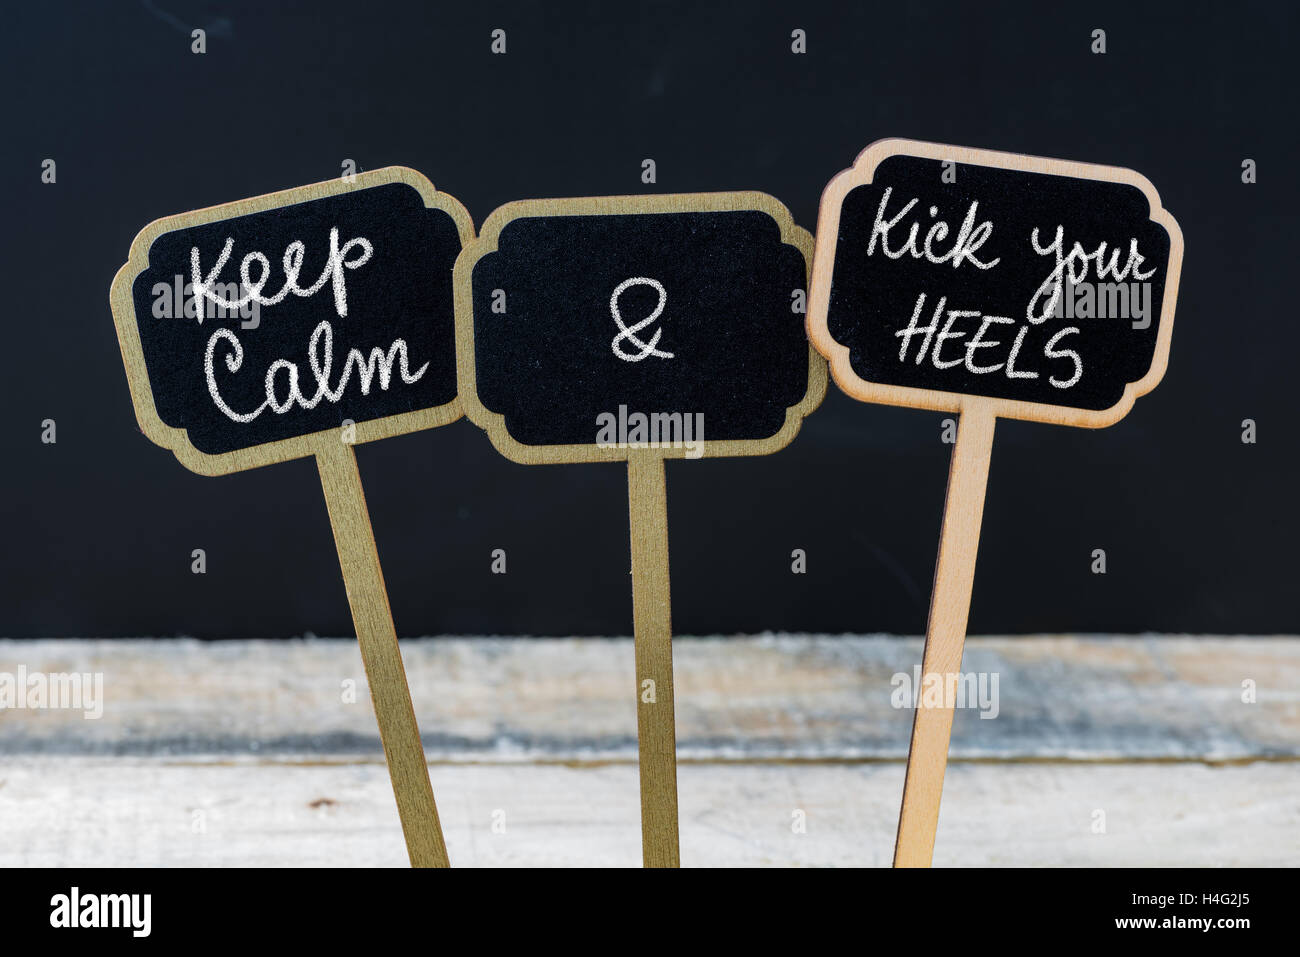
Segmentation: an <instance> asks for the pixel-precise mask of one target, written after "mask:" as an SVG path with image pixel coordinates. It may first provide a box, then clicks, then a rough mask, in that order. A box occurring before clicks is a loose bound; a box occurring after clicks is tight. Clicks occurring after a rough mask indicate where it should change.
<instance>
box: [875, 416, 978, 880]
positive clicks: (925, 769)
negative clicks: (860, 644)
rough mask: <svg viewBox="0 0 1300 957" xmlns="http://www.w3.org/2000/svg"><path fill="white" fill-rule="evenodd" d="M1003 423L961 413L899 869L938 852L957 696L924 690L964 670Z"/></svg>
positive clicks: (924, 862)
mask: <svg viewBox="0 0 1300 957" xmlns="http://www.w3.org/2000/svg"><path fill="white" fill-rule="evenodd" d="M996 421H997V417H996V416H995V415H994V413H993V411H992V409H990V408H989V407H987V406H983V405H980V404H974V403H972V404H971V405H968V406H967V407H966V409H965V411H963V412H962V415H961V421H960V423H959V424H958V427H957V446H956V448H954V449H953V453H952V462H951V465H950V466H949V471H948V497H947V502H946V504H945V505H944V511H943V530H942V532H941V533H940V537H939V560H938V562H937V563H936V565H935V570H934V591H933V593H932V594H931V596H930V621H929V624H928V626H927V627H926V635H925V654H924V656H923V658H922V664H921V672H922V686H921V687H920V688H917V689H915V694H916V717H915V718H914V719H913V722H912V746H911V749H910V751H909V752H908V756H907V779H906V781H905V782H904V784H903V806H902V809H901V810H900V811H899V815H898V839H897V842H896V843H895V845H894V866H895V867H929V866H930V861H931V859H932V858H933V856H934V835H935V831H936V830H937V829H938V827H939V801H940V799H941V798H942V797H943V772H944V769H945V768H946V767H947V764H948V741H949V738H950V737H951V736H952V709H953V701H952V697H951V696H950V695H949V694H947V693H946V690H945V693H944V695H943V701H942V704H941V705H940V706H938V707H931V708H927V707H924V706H923V701H924V698H923V696H922V689H923V688H924V687H925V684H926V682H927V681H930V682H934V681H942V682H943V685H942V687H943V688H944V689H948V688H949V687H952V685H950V681H954V680H960V678H952V677H950V676H956V675H959V673H960V671H961V653H962V645H963V644H964V643H965V641H966V617H967V615H968V614H969V613H970V595H971V584H972V582H973V581H974V579H975V555H976V552H977V551H978V550H979V540H980V524H981V522H982V520H983V517H984V489H985V487H986V486H987V484H988V477H989V453H990V452H991V451H992V450H993V426H994V423H995V422H996Z"/></svg>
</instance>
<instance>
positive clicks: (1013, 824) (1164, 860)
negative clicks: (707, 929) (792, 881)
mask: <svg viewBox="0 0 1300 957" xmlns="http://www.w3.org/2000/svg"><path fill="white" fill-rule="evenodd" d="M432 771H433V783H434V786H435V788H436V789H437V793H438V795H439V798H440V801H439V811H440V812H441V816H442V823H443V827H444V830H445V834H446V838H447V847H448V851H449V853H450V855H451V859H452V860H453V861H454V862H455V863H456V865H457V866H584V865H585V866H626V867H635V866H638V865H639V864H640V862H641V846H640V829H639V827H638V818H639V810H640V800H639V789H638V786H637V767H636V764H635V763H634V762H630V763H626V764H619V765H610V766H603V767H578V768H571V767H563V766H557V765H540V766H528V765H512V764H494V765H434V766H433V768H432ZM678 773H679V777H680V802H681V860H682V864H683V865H684V866H687V867H690V866H704V865H726V866H791V865H793V866H850V865H858V866H875V867H884V866H888V864H889V860H890V854H891V852H892V850H893V841H894V825H895V821H896V815H897V811H898V796H899V793H900V792H901V790H902V786H903V766H902V764H901V763H897V762H895V763H889V764H867V765H840V764H811V765H809V764H804V765H798V764H758V765H733V764H721V765H719V764H704V765H701V764H683V765H681V766H680V767H679V771H678ZM1298 776H1300V772H1298V769H1297V767H1296V766H1295V765H1294V764H1278V763H1268V762H1262V763H1257V764H1252V765H1249V766H1246V767H1221V768H1215V767H1207V766H1205V765H1203V764H1131V765H1111V764H1102V765H1079V764H1056V765H1041V764H1004V765H989V764H961V763H954V764H952V765H951V766H950V767H949V769H948V779H947V784H946V787H945V789H944V805H943V811H942V814H941V816H940V820H939V839H938V842H937V844H936V847H935V857H934V863H935V864H936V865H939V866H945V865H947V866H967V865H981V864H990V865H997V866H1045V865H1069V866H1087V865H1096V866H1124V867H1127V866H1139V865H1144V866H1202V865H1207V866H1237V865H1260V866H1294V865H1295V863H1296V862H1297V861H1298V860H1300V802H1297V801H1296V797H1295V795H1296V790H1297V784H1298V783H1300V782H1298V781H1297V777H1298ZM392 802H393V798H392V793H391V790H390V788H389V782H388V775H387V772H386V771H385V769H384V765H383V763H382V760H380V759H379V758H378V757H377V758H376V759H375V760H373V761H371V762H369V763H363V764H343V765H326V764H312V763H301V764H286V763H262V762H259V761H258V760H256V759H251V758H226V759H223V760H220V761H192V762H186V763H177V762H169V761H167V760H163V759H154V758H132V757H126V758H103V757H75V756H67V757H19V758H10V759H7V760H6V761H5V762H4V764H3V767H2V768H0V866H4V867H11V866H47V867H58V866H74V865H75V866H87V867H89V866H110V865H117V866H121V865H164V866H166V865H199V866H226V865H231V866H233V865H246V866H286V865H311V866H323V867H351V866H376V865H381V866H392V867H402V866H405V864H406V853H405V849H404V847H403V843H402V834H401V830H400V829H399V828H398V827H397V825H396V815H395V813H394V811H393V806H392ZM1099 809H1100V810H1104V812H1105V815H1106V832H1105V833H1104V834H1096V833H1093V830H1092V827H1093V820H1094V813H1095V812H1096V811H1097V810H1099ZM796 810H800V811H804V812H805V813H806V821H807V831H806V833H803V834H797V833H794V831H793V830H792V826H791V825H792V822H793V819H794V818H793V815H794V812H795V811H796ZM494 822H500V824H502V825H503V826H504V830H501V829H500V827H498V828H497V830H494V828H493V825H494Z"/></svg>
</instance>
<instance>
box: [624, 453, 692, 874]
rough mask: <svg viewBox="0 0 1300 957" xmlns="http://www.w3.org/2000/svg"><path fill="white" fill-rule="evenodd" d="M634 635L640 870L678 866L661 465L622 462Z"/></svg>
mask: <svg viewBox="0 0 1300 957" xmlns="http://www.w3.org/2000/svg"><path fill="white" fill-rule="evenodd" d="M627 501H628V517H629V519H630V521H631V527H632V618H633V622H634V631H635V635H636V695H637V711H636V729H637V745H638V748H639V751H640V759H641V854H642V862H643V863H644V864H645V866H646V867H678V866H679V864H680V861H679V858H678V842H677V729H676V727H675V725H674V722H673V626H672V610H671V605H670V604H669V595H668V503H667V497H666V490H665V487H664V460H663V459H662V458H660V457H659V456H657V455H653V454H649V455H647V454H638V453H636V452H633V453H632V454H631V455H630V456H628V460H627Z"/></svg>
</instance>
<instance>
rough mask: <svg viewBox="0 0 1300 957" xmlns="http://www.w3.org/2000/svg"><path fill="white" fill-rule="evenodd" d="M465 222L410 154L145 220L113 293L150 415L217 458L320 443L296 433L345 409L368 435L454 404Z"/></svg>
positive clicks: (446, 411) (425, 419)
mask: <svg viewBox="0 0 1300 957" xmlns="http://www.w3.org/2000/svg"><path fill="white" fill-rule="evenodd" d="M471 235H472V226H471V224H470V222H469V218H468V216H467V215H466V214H465V212H464V210H463V209H462V208H461V207H460V205H459V204H458V203H457V202H456V201H455V200H454V199H451V198H450V197H448V196H446V194H442V193H437V192H435V191H434V189H433V187H432V185H431V184H429V183H428V181H427V180H425V179H424V178H423V177H422V176H420V174H418V173H416V172H415V171H413V170H405V169H402V168H400V167H392V168H389V169H386V170H380V171H377V172H374V173H365V174H361V175H359V176H357V177H355V181H354V182H347V181H344V180H339V181H338V182H332V183H325V184H319V185H317V186H308V187H302V188H300V189H296V190H289V191H287V192H284V193H277V194H272V195H271V196H267V197H259V198H258V199H256V200H249V201H246V202H244V203H234V204H230V205H228V206H222V207H218V208H216V209H214V210H205V211H201V212H198V213H189V214H185V215H183V216H177V217H172V218H171V219H166V220H160V221H158V222H157V223H154V224H151V225H150V226H149V227H147V228H146V229H145V230H144V231H143V232H142V233H141V234H140V236H139V237H137V240H136V243H135V246H133V250H132V263H129V264H128V266H127V267H126V269H124V273H123V275H120V276H119V278H118V281H117V285H118V287H119V288H118V290H117V291H116V292H115V295H114V302H115V313H116V314H117V315H118V322H119V331H120V332H122V333H123V335H122V343H123V352H124V355H127V356H128V362H127V368H128V374H129V376H131V377H132V380H133V381H132V387H133V392H134V394H135V398H136V402H137V410H138V411H139V412H141V415H140V417H141V420H142V422H144V421H145V420H146V419H154V418H156V420H157V423H158V424H159V426H160V427H161V429H160V431H162V432H163V433H165V436H164V437H165V438H166V439H167V440H166V441H162V442H161V443H160V444H164V445H168V446H169V447H173V448H176V447H178V445H179V446H180V447H188V448H192V449H193V450H194V452H195V453H197V457H196V461H198V462H200V463H201V464H202V465H203V468H201V469H200V470H202V471H210V470H212V468H214V467H217V468H219V467H220V466H219V465H218V463H217V461H215V460H219V459H220V457H221V456H223V455H229V454H231V453H239V452H242V451H244V450H248V449H251V448H270V447H274V449H275V452H274V453H272V455H271V457H270V458H269V459H267V460H268V461H275V460H280V459H283V458H285V457H293V455H294V454H309V453H310V451H311V449H310V448H309V447H308V446H307V445H302V444H297V445H294V447H293V448H292V449H290V448H289V447H288V446H286V445H284V443H294V442H295V440H298V439H301V438H303V437H305V436H311V435H314V434H318V433H325V432H328V433H330V434H331V436H333V435H334V434H336V433H338V430H339V429H340V426H344V427H346V426H347V424H348V423H352V424H353V427H354V430H355V441H357V442H362V441H367V440H369V439H373V438H380V437H383V436H386V435H392V434H396V433H398V432H408V431H412V430H414V429H416V428H422V427H428V426H430V425H435V424H442V423H443V422H444V421H448V420H449V419H451V418H455V417H457V415H458V414H459V404H458V402H457V397H456V368H455V348H454V327H453V325H454V324H453V310H452V286H451V283H452V267H453V265H454V264H455V261H456V257H457V256H458V255H459V253H460V250H461V247H462V244H463V242H464V240H465V239H468V238H469V237H470V236H471ZM128 280H129V282H130V285H129V290H128V289H127V288H126V286H125V284H126V282H127V281H128ZM137 349H138V353H137V351H136V350H137ZM132 355H137V356H138V360H139V361H138V362H137V363H134V364H133V362H132V361H131V356H132ZM137 374H139V377H140V378H142V379H143V381H139V382H137V381H136V379H137ZM142 402H144V403H146V404H147V405H148V406H149V408H146V409H144V410H140V409H139V406H140V404H141V403H142ZM409 416H413V418H404V417H409ZM146 431H148V428H146ZM155 439H156V440H157V438H156V437H155ZM333 440H334V439H333V438H331V441H333ZM187 464H189V463H188V462H187ZM247 464H248V462H247V457H244V458H243V459H241V467H246V466H247Z"/></svg>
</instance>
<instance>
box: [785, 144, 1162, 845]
mask: <svg viewBox="0 0 1300 957" xmlns="http://www.w3.org/2000/svg"><path fill="white" fill-rule="evenodd" d="M1182 258H1183V239H1182V233H1181V231H1180V230H1179V228H1178V224H1177V223H1176V222H1175V221H1174V218H1173V216H1171V215H1170V214H1169V213H1168V212H1167V211H1166V210H1165V209H1164V208H1163V207H1162V206H1161V204H1160V197H1159V195H1158V194H1157V193H1156V190H1155V187H1154V186H1152V185H1151V183H1150V182H1149V181H1148V180H1147V179H1146V178H1145V177H1143V176H1141V175H1140V174H1138V173H1135V172H1133V171H1132V170H1128V169H1120V168H1116V167H1110V166H1097V165H1093V164H1089V163H1074V162H1066V161H1062V160H1052V159H1043V158H1040V157H1034V156H1022V155H1018V154H1013V153H999V152H993V151H990V150H978V149H967V148H964V147H958V146H945V145H940V144H937V143H922V142H916V141H913V140H902V139H890V140H881V141H879V142H877V143H874V144H872V145H871V146H869V147H868V148H867V149H866V150H864V151H863V152H862V154H861V155H859V156H858V158H857V161H856V162H855V163H854V164H853V166H852V168H850V169H847V170H844V171H843V172H841V173H840V174H839V175H837V176H836V177H835V178H834V179H832V180H831V182H830V184H829V185H828V186H827V187H826V190H825V192H824V193H823V195H822V202H821V210H820V213H819V218H818V223H817V246H816V255H815V257H814V264H813V278H812V288H811V290H810V293H809V308H808V334H809V338H810V339H811V340H812V343H813V345H814V346H816V348H817V349H818V351H820V352H821V353H822V354H823V355H824V356H826V358H827V359H828V360H829V361H830V368H831V373H832V375H833V376H834V378H835V381H836V383H837V384H838V385H839V386H840V388H841V389H842V390H843V391H844V392H846V393H848V394H849V395H851V396H853V397H854V398H856V399H860V400H862V401H865V402H881V403H886V404H890V405H901V406H911V407H914V408H921V409H938V410H943V411H948V412H955V413H959V414H960V419H959V425H958V433H957V444H956V447H955V448H954V450H953V456H952V463H951V470H950V473H949V478H948V492H947V502H946V504H945V508H944V520H943V531H942V536H941V541H940V545H939V557H938V562H937V565H936V569H935V579H934V591H933V594H932V597H931V603H930V619H929V623H928V625H927V629H926V643H925V653H924V663H923V665H922V669H923V671H924V673H925V675H926V676H927V680H932V679H931V676H933V680H935V681H943V682H945V685H944V686H945V687H946V686H947V682H949V681H950V679H951V676H954V675H957V674H958V672H959V671H960V667H961V656H962V645H963V643H964V641H965V637H966V619H967V613H968V611H969V608H970V594H971V583H972V580H973V577H974V571H975V555H976V551H977V548H978V544H979V533H980V524H981V519H982V516H983V509H984V490H985V487H986V484H987V479H988V466H989V456H990V453H991V450H992V443H993V426H994V423H995V421H996V419H997V417H998V416H1005V417H1008V418H1016V419H1028V420H1032V421H1037V422H1049V423H1056V424H1060V425H1077V426H1086V427H1093V428H1096V427H1100V426H1106V425H1111V424H1113V423H1115V422H1117V421H1119V419H1121V418H1122V417H1123V416H1124V415H1125V414H1127V412H1128V411H1129V409H1131V408H1132V406H1133V403H1134V401H1135V400H1136V399H1137V397H1138V396H1141V395H1144V394H1145V393H1147V392H1149V391H1151V389H1153V388H1155V386H1156V384H1157V383H1158V382H1159V381H1160V379H1161V377H1162V376H1163V375H1164V372H1165V366H1166V363H1167V361H1168V357H1169V342H1170V337H1171V335H1172V332H1173V322H1174V303H1175V300H1176V298H1177V295H1178V280H1179V274H1180V271H1181V268H1182ZM943 697H944V699H945V700H944V702H943V704H942V706H940V707H929V708H927V707H922V706H918V708H917V711H916V717H915V722H914V725H913V730H912V745H911V752H910V755H909V758H908V768H907V780H906V784H905V785H904V792H903V803H902V810H901V813H900V815H899V828H898V842H897V845H896V848H895V853H894V863H895V865H897V866H928V865H929V863H930V861H931V858H932V855H933V850H934V834H935V829H936V827H937V825H938V819H939V801H940V796H941V794H942V789H943V774H944V768H945V765H946V762H947V753H948V741H949V737H950V734H951V730H952V701H951V700H947V696H946V695H945V696H943Z"/></svg>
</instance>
